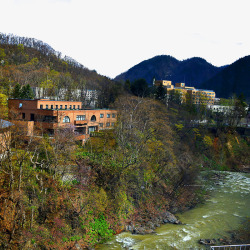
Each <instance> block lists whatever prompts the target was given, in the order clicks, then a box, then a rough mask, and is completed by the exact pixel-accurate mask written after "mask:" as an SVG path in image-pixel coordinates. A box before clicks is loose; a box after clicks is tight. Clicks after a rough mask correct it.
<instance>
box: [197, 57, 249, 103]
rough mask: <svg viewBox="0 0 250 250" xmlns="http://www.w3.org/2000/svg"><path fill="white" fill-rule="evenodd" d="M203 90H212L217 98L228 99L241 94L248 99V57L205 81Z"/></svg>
mask: <svg viewBox="0 0 250 250" xmlns="http://www.w3.org/2000/svg"><path fill="white" fill-rule="evenodd" d="M201 87H203V88H209V89H213V90H214V91H215V92H216V95H217V96H219V97H224V98H228V97H231V96H232V95H233V94H236V95H239V94H241V93H243V94H244V96H245V97H246V98H247V99H248V100H249V99H250V56H246V57H244V58H241V59H239V60H237V61H236V62H234V63H233V64H231V65H229V66H228V67H226V68H225V69H223V70H222V71H221V72H219V73H218V74H217V75H215V76H214V77H212V78H211V79H209V80H207V81H205V82H204V83H203V84H202V86H201Z"/></svg>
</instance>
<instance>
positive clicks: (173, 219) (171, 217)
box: [164, 212, 181, 224]
mask: <svg viewBox="0 0 250 250" xmlns="http://www.w3.org/2000/svg"><path fill="white" fill-rule="evenodd" d="M164 220H165V221H168V222H169V223H172V224H181V222H180V221H179V220H178V219H177V218H176V217H175V216H174V215H173V214H171V213H170V212H166V213H165V218H164Z"/></svg>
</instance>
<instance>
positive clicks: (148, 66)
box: [115, 55, 223, 87]
mask: <svg viewBox="0 0 250 250" xmlns="http://www.w3.org/2000/svg"><path fill="white" fill-rule="evenodd" d="M222 69H223V67H215V66H213V65H212V64H210V63H208V62H207V61H206V60H204V59H202V58H199V57H193V58H190V59H187V60H183V61H179V60H177V59H176V58H174V57H171V56H167V55H161V56H155V57H153V58H151V59H148V60H145V61H143V62H141V63H139V64H137V65H135V66H134V67H132V68H130V69H129V70H128V71H126V72H124V73H122V74H120V75H118V76H117V77H115V80H117V81H124V80H127V79H128V80H130V81H131V82H132V81H134V80H136V79H140V78H144V79H145V80H146V81H147V82H148V83H149V84H151V83H152V81H153V78H155V79H156V80H163V79H165V80H171V81H172V82H173V83H176V82H185V83H186V84H187V85H188V86H194V87H199V86H200V84H201V83H203V82H205V81H207V80H208V79H210V78H211V77H213V76H214V75H216V74H217V73H218V72H220V71H221V70H222Z"/></svg>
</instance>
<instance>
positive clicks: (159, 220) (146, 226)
mask: <svg viewBox="0 0 250 250" xmlns="http://www.w3.org/2000/svg"><path fill="white" fill-rule="evenodd" d="M166 223H172V224H181V222H180V221H179V220H178V219H177V218H176V216H175V215H173V214H172V213H170V212H168V211H167V212H164V213H161V214H160V215H159V216H157V217H155V218H151V219H150V220H148V221H147V222H143V223H140V224H139V223H136V224H133V223H130V224H129V225H127V226H126V231H129V232H131V233H132V234H142V235H144V234H151V233H155V231H154V230H155V229H156V228H157V227H160V226H161V225H162V224H166Z"/></svg>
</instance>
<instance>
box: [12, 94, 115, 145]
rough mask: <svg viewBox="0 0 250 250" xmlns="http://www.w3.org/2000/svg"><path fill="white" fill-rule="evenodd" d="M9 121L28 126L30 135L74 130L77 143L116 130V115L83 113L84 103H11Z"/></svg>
mask: <svg viewBox="0 0 250 250" xmlns="http://www.w3.org/2000/svg"><path fill="white" fill-rule="evenodd" d="M8 105H9V118H10V120H11V121H13V122H14V123H15V122H16V123H19V125H20V126H25V128H26V129H27V135H33V134H34V131H36V133H38V132H40V133H48V134H49V135H50V136H53V135H54V133H55V132H56V130H57V129H61V128H69V129H72V130H73V131H74V132H75V134H76V136H77V140H82V141H83V142H84V141H85V140H87V139H88V138H89V136H90V134H91V132H95V131H97V132H98V131H100V130H103V129H110V128H113V127H114V125H115V122H116V120H117V111H116V110H109V109H83V108H82V103H81V102H74V101H53V100H49V99H36V100H20V99H9V103H8Z"/></svg>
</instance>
